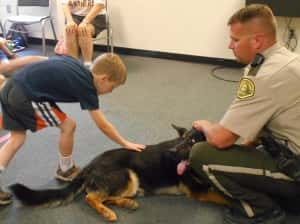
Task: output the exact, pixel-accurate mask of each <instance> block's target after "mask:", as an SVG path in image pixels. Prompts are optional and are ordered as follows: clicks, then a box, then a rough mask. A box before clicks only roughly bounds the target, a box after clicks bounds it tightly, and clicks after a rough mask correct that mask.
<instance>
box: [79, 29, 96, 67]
mask: <svg viewBox="0 0 300 224" xmlns="http://www.w3.org/2000/svg"><path fill="white" fill-rule="evenodd" d="M94 33H95V28H94V26H93V25H92V24H88V25H87V27H86V28H85V29H84V30H83V29H80V27H79V29H78V43H79V47H80V50H81V55H82V59H83V62H84V64H85V65H88V66H89V65H91V64H92V58H93V51H94V43H93V36H94Z"/></svg>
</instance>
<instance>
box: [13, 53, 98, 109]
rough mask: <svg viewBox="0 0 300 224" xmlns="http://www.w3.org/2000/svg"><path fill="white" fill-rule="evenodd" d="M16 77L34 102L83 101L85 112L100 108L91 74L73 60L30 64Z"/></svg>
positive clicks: (50, 60) (51, 60) (53, 60)
mask: <svg viewBox="0 0 300 224" xmlns="http://www.w3.org/2000/svg"><path fill="white" fill-rule="evenodd" d="M12 78H13V79H14V80H16V82H17V83H18V85H20V86H21V88H22V89H23V90H24V93H25V94H26V96H27V97H28V98H29V99H30V100H32V101H35V102H42V101H48V102H79V103H80V106H81V108H82V109H83V110H96V109H98V108H99V101H98V95H97V90H96V88H95V87H94V84H93V76H92V74H91V72H90V71H89V70H87V69H86V68H85V67H84V66H83V64H81V62H79V61H78V60H76V59H74V58H72V57H67V56H59V57H52V58H50V59H49V60H45V61H41V62H36V63H33V64H30V65H28V66H26V67H24V68H23V69H22V70H20V71H18V72H17V73H15V74H14V75H13V77H12Z"/></svg>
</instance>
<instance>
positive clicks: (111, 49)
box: [107, 26, 114, 53]
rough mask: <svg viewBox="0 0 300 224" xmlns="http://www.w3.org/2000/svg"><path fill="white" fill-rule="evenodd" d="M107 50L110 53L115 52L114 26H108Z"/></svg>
mask: <svg viewBox="0 0 300 224" xmlns="http://www.w3.org/2000/svg"><path fill="white" fill-rule="evenodd" d="M107 51H108V52H110V53H114V46H113V33H112V28H111V27H109V26H108V28H107Z"/></svg>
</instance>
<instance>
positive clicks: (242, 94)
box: [237, 78, 255, 99]
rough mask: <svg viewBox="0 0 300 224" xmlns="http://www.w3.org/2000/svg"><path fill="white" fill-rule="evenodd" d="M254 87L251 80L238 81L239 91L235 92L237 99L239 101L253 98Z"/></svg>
mask: <svg viewBox="0 0 300 224" xmlns="http://www.w3.org/2000/svg"><path fill="white" fill-rule="evenodd" d="M254 93H255V85H254V82H253V81H252V80H251V79H248V78H242V79H241V81H240V85H239V89H238V91H237V97H238V98H239V99H246V98H248V97H252V96H254Z"/></svg>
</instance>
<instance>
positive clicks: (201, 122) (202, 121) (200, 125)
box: [192, 120, 211, 131]
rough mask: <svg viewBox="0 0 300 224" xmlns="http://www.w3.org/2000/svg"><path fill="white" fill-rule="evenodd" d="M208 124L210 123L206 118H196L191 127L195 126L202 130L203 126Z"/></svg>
mask: <svg viewBox="0 0 300 224" xmlns="http://www.w3.org/2000/svg"><path fill="white" fill-rule="evenodd" d="M210 124H211V123H210V122H209V121H207V120H198V121H194V122H193V124H192V127H193V128H195V129H196V130H197V131H203V126H205V125H210Z"/></svg>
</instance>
